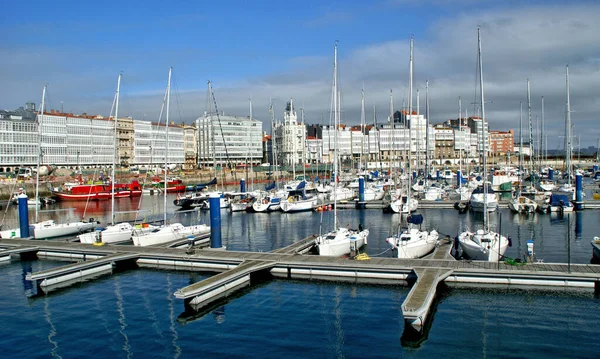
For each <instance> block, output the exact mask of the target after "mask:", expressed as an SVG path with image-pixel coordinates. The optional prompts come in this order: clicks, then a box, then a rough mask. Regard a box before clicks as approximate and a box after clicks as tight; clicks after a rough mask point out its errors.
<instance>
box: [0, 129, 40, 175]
mask: <svg viewBox="0 0 600 359" xmlns="http://www.w3.org/2000/svg"><path fill="white" fill-rule="evenodd" d="M38 154H39V147H38V126H37V123H36V122H32V121H15V120H10V119H6V120H0V165H2V166H33V165H35V164H37V159H38ZM3 172H4V171H3Z"/></svg>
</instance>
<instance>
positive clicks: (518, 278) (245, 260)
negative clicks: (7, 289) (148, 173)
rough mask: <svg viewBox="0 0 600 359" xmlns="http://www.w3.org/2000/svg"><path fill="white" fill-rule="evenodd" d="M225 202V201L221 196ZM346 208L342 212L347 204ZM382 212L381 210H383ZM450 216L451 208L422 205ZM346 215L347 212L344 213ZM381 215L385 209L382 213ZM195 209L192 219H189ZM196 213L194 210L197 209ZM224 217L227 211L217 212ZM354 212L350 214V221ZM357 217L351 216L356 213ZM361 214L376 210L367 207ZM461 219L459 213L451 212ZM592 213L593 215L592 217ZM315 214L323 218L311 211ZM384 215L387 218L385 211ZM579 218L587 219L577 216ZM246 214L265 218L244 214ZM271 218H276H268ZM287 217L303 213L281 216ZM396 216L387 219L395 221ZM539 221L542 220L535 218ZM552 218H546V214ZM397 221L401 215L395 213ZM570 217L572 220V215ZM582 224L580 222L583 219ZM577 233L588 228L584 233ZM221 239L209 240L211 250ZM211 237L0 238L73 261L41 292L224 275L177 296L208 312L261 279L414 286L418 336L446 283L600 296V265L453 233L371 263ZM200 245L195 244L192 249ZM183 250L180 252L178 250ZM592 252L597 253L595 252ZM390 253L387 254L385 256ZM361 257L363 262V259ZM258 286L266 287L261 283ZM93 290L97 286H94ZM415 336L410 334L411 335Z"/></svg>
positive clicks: (409, 316)
mask: <svg viewBox="0 0 600 359" xmlns="http://www.w3.org/2000/svg"><path fill="white" fill-rule="evenodd" d="M217 199H218V198H217ZM342 208H343V207H342ZM379 208H381V207H379ZM427 209H430V210H433V211H436V210H437V211H448V209H447V207H446V205H445V204H440V206H437V207H436V206H432V207H427V206H425V207H424V208H423V211H427ZM340 210H342V209H340ZM380 211H381V210H379V211H378V213H381V212H380ZM189 212H190V211H188V213H187V214H189ZM191 212H194V211H191ZM216 212H217V213H219V215H223V216H224V217H225V218H230V217H232V215H233V214H229V215H227V214H225V213H226V211H225V210H218V211H216ZM347 212H348V210H343V213H346V217H347ZM351 212H352V211H351ZM357 212H359V213H362V214H364V212H367V213H371V212H373V210H365V209H360V210H358V211H357ZM452 212H454V215H455V216H460V214H458V212H456V211H454V210H452ZM592 213H593V212H592ZM309 215H311V216H315V215H317V213H314V214H309ZM382 215H383V214H382ZM575 215H577V216H580V215H581V214H575ZM241 216H261V215H260V214H246V213H244V214H241ZM267 216H275V214H268V215H267ZM280 216H285V217H288V216H298V214H285V213H284V214H281V215H280ZM389 216H390V215H388V217H389ZM535 216H539V215H535ZM545 216H547V215H545ZM392 217H396V216H392ZM568 218H569V217H568ZM576 223H577V221H576ZM576 231H581V229H579V230H578V229H577V228H576ZM213 240H214V238H212V236H211V238H210V241H211V246H212V244H213V243H212V242H213ZM208 241H209V238H208V235H204V236H202V237H201V238H196V239H194V240H193V241H192V242H190V241H189V240H188V241H184V240H179V241H175V242H174V243H167V244H165V245H156V246H150V247H138V246H128V245H117V246H108V245H105V246H100V247H98V246H95V245H91V244H79V243H74V242H72V241H68V240H67V241H59V240H46V241H34V243H35V244H36V245H35V246H32V245H31V243H32V241H31V240H20V239H0V248H2V251H0V257H1V258H3V260H4V261H7V260H8V261H10V258H11V256H13V257H14V256H18V255H21V256H23V258H43V259H58V260H62V261H64V260H66V261H74V262H75V263H73V264H68V265H65V266H59V267H56V268H52V269H48V270H44V271H40V272H31V273H27V275H26V280H28V281H31V282H32V283H34V285H35V286H36V287H39V288H40V290H41V291H42V292H52V291H55V290H57V289H60V288H65V287H68V286H71V285H74V284H77V283H81V282H86V281H91V280H93V279H95V278H98V277H101V276H103V275H107V274H111V273H113V271H114V269H116V268H120V269H119V270H118V272H122V271H123V270H128V269H134V268H157V269H163V270H180V271H200V272H205V271H208V272H219V274H217V275H214V276H211V277H208V278H206V279H205V280H203V281H199V282H197V283H194V284H191V285H189V286H186V287H183V288H179V289H177V290H175V291H174V292H173V295H174V296H175V297H176V298H177V299H181V300H183V304H184V306H185V307H188V306H189V307H190V308H193V310H195V311H197V312H198V311H202V310H203V309H205V308H206V307H209V306H211V305H214V304H215V303H219V301H222V300H227V298H228V297H230V296H235V295H236V292H239V291H240V290H241V289H243V288H248V287H249V288H252V286H253V283H255V282H256V280H257V279H256V278H260V279H261V280H260V281H264V280H265V279H268V278H272V279H276V278H277V279H284V280H311V281H313V280H326V281H335V282H350V283H356V284H360V283H362V284H369V283H370V284H376V283H378V284H386V285H401V286H406V285H409V286H411V290H410V292H409V293H408V295H407V297H406V299H405V301H404V303H403V304H402V306H401V310H402V313H403V317H404V321H405V322H406V327H405V328H409V329H405V330H408V331H409V332H411V334H410V336H411V337H412V338H415V337H417V338H418V337H419V335H421V336H423V335H426V334H427V333H426V332H425V331H426V330H427V329H426V328H427V326H428V323H430V322H431V321H433V318H432V315H430V313H431V312H432V310H431V307H432V306H433V305H434V303H435V300H436V292H437V288H438V287H439V284H440V283H445V285H446V286H455V285H459V286H461V287H468V286H475V287H478V286H481V285H487V286H501V287H506V288H510V287H512V286H517V287H527V288H535V287H540V288H561V289H563V288H583V289H588V290H590V291H591V292H592V293H595V295H599V294H600V266H597V265H594V264H581V263H571V260H570V258H569V261H568V263H559V262H556V263H554V262H544V261H538V262H527V263H526V262H522V263H512V262H511V263H508V262H506V263H504V262H503V263H491V262H479V261H465V260H456V259H455V258H454V257H453V256H452V255H451V253H452V252H453V250H455V243H454V240H453V239H452V238H451V237H450V236H449V235H448V236H446V238H444V239H442V240H441V241H440V242H439V244H438V246H436V248H435V250H434V252H433V253H432V254H430V255H428V256H427V257H425V258H424V259H395V258H381V257H370V258H369V257H368V260H356V259H352V258H351V257H350V258H335V257H323V256H317V255H311V254H310V252H311V251H314V247H315V245H316V243H315V235H311V236H309V237H306V238H304V239H300V240H293V239H292V240H288V241H286V242H288V243H290V244H289V245H287V246H284V247H280V248H274V249H273V250H272V251H269V252H251V251H242V252H240V251H231V250H224V248H221V247H220V246H218V248H207V247H208ZM190 245H194V246H195V247H190ZM177 246H179V247H182V248H181V249H177V248H174V247H177ZM590 249H591V248H590ZM384 252H385V251H384ZM357 258H358V257H357ZM260 281H259V282H260ZM89 285H93V282H92V283H90V284H89ZM407 335H408V334H407Z"/></svg>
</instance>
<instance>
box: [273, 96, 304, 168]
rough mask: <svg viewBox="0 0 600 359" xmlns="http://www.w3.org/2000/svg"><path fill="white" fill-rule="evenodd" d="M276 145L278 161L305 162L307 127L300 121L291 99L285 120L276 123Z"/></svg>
mask: <svg viewBox="0 0 600 359" xmlns="http://www.w3.org/2000/svg"><path fill="white" fill-rule="evenodd" d="M275 146H276V147H277V156H278V157H279V161H278V163H280V164H282V165H284V166H290V165H293V164H299V163H302V162H303V159H304V158H305V156H306V154H305V153H304V151H305V149H306V127H305V126H304V124H303V123H300V124H299V123H298V116H297V115H296V111H295V110H294V101H293V100H291V99H290V102H288V104H287V107H286V110H285V112H284V114H283V122H277V123H276V124H275Z"/></svg>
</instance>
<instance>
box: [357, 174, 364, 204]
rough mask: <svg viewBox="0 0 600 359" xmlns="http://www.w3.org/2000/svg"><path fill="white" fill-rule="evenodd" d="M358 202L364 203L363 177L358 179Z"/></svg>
mask: <svg viewBox="0 0 600 359" xmlns="http://www.w3.org/2000/svg"><path fill="white" fill-rule="evenodd" d="M358 202H359V203H361V204H362V203H364V202H365V178H364V177H363V176H359V177H358Z"/></svg>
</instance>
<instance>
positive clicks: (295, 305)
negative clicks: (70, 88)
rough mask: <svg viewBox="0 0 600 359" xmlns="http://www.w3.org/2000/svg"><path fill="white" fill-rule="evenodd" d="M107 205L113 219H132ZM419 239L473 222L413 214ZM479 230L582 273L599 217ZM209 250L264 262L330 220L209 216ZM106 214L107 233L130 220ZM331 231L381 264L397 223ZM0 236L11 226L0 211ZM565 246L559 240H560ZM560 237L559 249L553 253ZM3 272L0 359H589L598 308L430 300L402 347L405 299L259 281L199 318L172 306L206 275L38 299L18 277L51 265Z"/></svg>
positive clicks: (483, 294)
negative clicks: (578, 266) (215, 238)
mask: <svg viewBox="0 0 600 359" xmlns="http://www.w3.org/2000/svg"><path fill="white" fill-rule="evenodd" d="M172 199H174V197H173V198H170V199H169V201H168V204H167V210H168V212H169V213H170V215H169V219H174V220H177V221H180V222H182V223H184V224H190V223H198V222H200V223H207V222H208V213H202V212H191V213H184V214H176V215H173V211H174V209H175V207H174V206H173V204H172ZM61 206H62V207H63V208H65V207H68V208H70V209H68V210H63V211H55V212H42V213H41V218H43V219H46V218H54V219H56V220H57V221H59V220H67V219H72V218H80V217H82V215H83V211H84V210H85V211H86V213H85V217H86V218H87V217H94V218H98V219H100V220H101V221H102V222H106V221H107V219H108V218H110V216H109V215H107V214H105V210H110V202H101V203H92V204H91V206H88V207H87V208H85V209H84V206H82V205H81V204H73V203H69V204H66V205H61ZM137 206H138V203H137V201H135V200H129V199H121V200H119V201H118V202H117V207H118V210H119V211H129V210H131V209H135V208H137ZM142 208H143V209H145V210H148V212H144V216H146V217H147V219H151V218H158V217H162V215H161V213H162V211H163V202H162V198H161V197H145V198H144V199H143V203H142ZM420 213H422V214H423V215H424V216H425V223H424V226H425V227H427V228H437V229H438V231H440V232H441V233H444V234H446V233H447V234H449V235H452V236H454V235H456V233H457V232H458V231H459V230H461V229H464V228H467V227H468V228H471V229H475V228H477V226H479V225H481V219H480V218H479V217H478V216H476V215H474V214H469V213H468V214H464V215H460V214H458V213H457V212H456V211H454V210H439V209H436V210H421V211H420ZM500 213H501V215H502V218H501V221H500V218H499V216H498V215H497V214H492V217H491V222H492V225H494V226H496V228H498V227H500V223H501V227H502V228H501V229H502V233H503V234H506V235H508V236H511V237H512V239H513V246H512V247H510V248H509V249H508V251H507V255H508V256H511V257H522V255H523V254H524V253H525V251H526V246H525V241H527V240H528V239H533V240H534V241H535V243H536V247H535V250H536V254H537V257H538V258H540V259H543V260H544V261H545V262H566V261H567V260H568V256H567V253H568V249H569V248H570V251H571V261H572V262H573V263H589V260H590V257H591V246H590V240H591V238H592V237H593V236H595V235H599V234H600V211H595V210H586V211H583V212H580V213H575V214H573V215H571V216H570V217H567V216H557V215H550V214H545V215H540V214H534V215H513V214H512V213H510V212H509V211H508V210H502V211H500ZM222 214H223V216H222V224H223V231H222V234H223V244H224V245H226V246H227V248H228V249H231V250H241V251H270V250H273V249H275V248H280V247H283V246H286V245H288V244H290V243H292V242H293V241H294V240H298V239H302V238H305V237H307V236H309V235H312V234H315V233H317V232H318V231H319V228H322V229H323V231H328V230H330V229H331V227H332V213H331V212H327V213H324V214H323V215H322V216H321V214H319V213H297V214H282V213H272V214H246V213H234V214H229V213H227V212H225V211H223V212H222ZM132 216H133V214H119V215H117V219H133V217H132ZM338 216H339V220H340V223H341V224H342V225H345V224H350V226H352V227H357V226H358V223H360V222H362V223H364V225H365V227H367V228H369V229H370V230H371V234H370V236H369V245H368V249H367V251H368V253H369V254H370V255H372V256H373V255H378V254H380V253H382V252H383V254H381V255H382V256H386V257H391V256H393V254H392V252H391V251H386V250H387V248H388V247H387V244H386V243H385V240H384V239H385V236H387V235H389V234H390V233H392V232H394V231H396V230H397V227H398V224H399V221H400V217H399V216H398V215H389V214H383V213H382V212H381V211H380V210H365V211H356V210H340V211H339V212H338ZM7 221H8V222H7V224H9V223H11V221H14V224H15V225H16V214H15V213H14V212H13V211H12V210H10V209H9V211H8V212H7ZM569 234H570V235H569ZM569 237H570V242H568V241H567V239H568V238H569ZM63 264H64V262H55V261H46V260H40V261H12V262H10V263H7V264H3V265H0V288H2V292H1V294H0V306H1V308H2V310H1V311H0V323H2V325H1V326H0V335H1V337H0V338H1V339H0V353H2V357H7V358H36V357H40V358H47V357H56V358H74V357H87V356H90V355H93V356H94V357H107V358H108V357H110V358H114V357H118V358H130V357H140V358H147V357H182V358H185V357H199V356H203V357H209V358H212V357H224V358H236V357H266V358H267V357H268V358H281V357H299V358H305V357H319V358H331V357H348V358H354V357H360V358H364V357H374V358H381V357H411V358H413V357H414V358H431V357H436V356H444V357H457V358H458V357H461V358H464V357H494V358H495V357H502V358H506V357H515V358H523V357H536V358H537V357H540V358H541V357H548V356H551V357H570V358H595V357H597V353H598V351H599V350H600V344H598V335H597V330H596V329H595V328H597V325H598V323H599V322H600V300H599V299H597V298H594V296H593V293H592V292H591V291H568V292H567V291H562V290H557V291H540V290H522V289H510V290H506V289H504V290H497V289H496V290H493V289H489V288H478V289H458V288H444V289H443V290H442V292H441V296H440V300H439V302H438V303H437V305H436V308H435V310H436V313H435V315H434V319H433V322H432V323H431V328H430V330H429V332H428V333H427V335H426V338H424V339H423V340H422V341H421V342H418V343H415V342H412V341H410V340H408V338H406V337H404V336H403V334H404V321H403V318H402V311H401V308H400V307H401V304H402V302H403V300H404V299H405V298H406V295H407V294H408V291H409V288H406V287H401V286H398V287H395V286H376V285H357V284H345V283H329V282H314V281H310V282H309V281H286V280H273V281H267V282H264V283H261V284H260V285H258V286H255V287H252V288H251V289H247V290H245V291H243V292H242V293H241V294H240V295H238V296H236V297H234V298H230V299H229V300H228V301H227V302H224V303H220V305H219V306H217V307H212V308H209V309H208V310H206V311H205V312H203V313H199V314H197V315H192V314H191V313H186V312H185V311H184V306H183V302H182V301H180V300H177V299H176V298H175V297H174V296H173V293H174V292H175V291H176V290H177V289H179V288H181V287H184V286H186V285H189V284H191V283H195V282H197V281H200V280H202V279H204V278H206V277H208V276H210V275H212V274H204V273H188V272H169V271H158V270H156V271H155V270H147V269H139V270H133V271H127V272H122V273H118V274H115V275H112V276H108V277H103V278H100V279H96V280H94V281H91V282H88V283H83V284H79V285H76V286H74V287H71V288H68V289H64V290H59V291H56V292H52V293H50V294H43V293H41V292H38V290H37V288H35V287H33V286H32V283H30V282H28V281H26V280H25V279H24V278H25V273H27V272H31V271H39V270H42V269H47V268H52V267H56V266H60V265H63Z"/></svg>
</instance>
